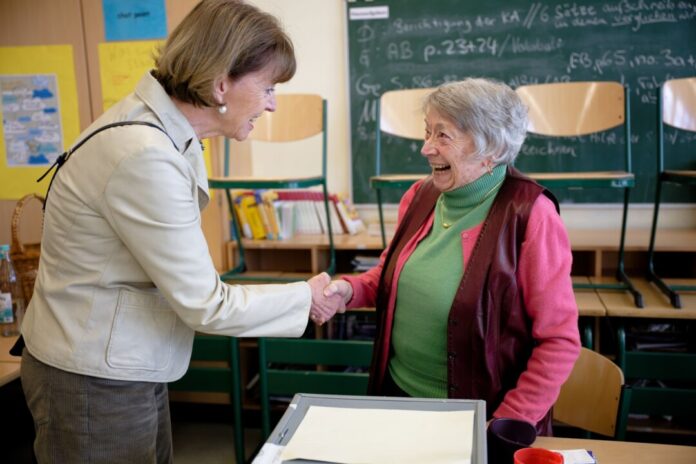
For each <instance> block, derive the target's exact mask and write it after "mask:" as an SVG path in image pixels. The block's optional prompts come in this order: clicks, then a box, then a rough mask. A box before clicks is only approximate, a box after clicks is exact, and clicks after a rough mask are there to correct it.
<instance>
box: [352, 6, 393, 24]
mask: <svg viewBox="0 0 696 464" xmlns="http://www.w3.org/2000/svg"><path fill="white" fill-rule="evenodd" d="M366 19H389V6H388V5H387V6H358V7H355V8H351V9H350V20H351V21H357V20H366Z"/></svg>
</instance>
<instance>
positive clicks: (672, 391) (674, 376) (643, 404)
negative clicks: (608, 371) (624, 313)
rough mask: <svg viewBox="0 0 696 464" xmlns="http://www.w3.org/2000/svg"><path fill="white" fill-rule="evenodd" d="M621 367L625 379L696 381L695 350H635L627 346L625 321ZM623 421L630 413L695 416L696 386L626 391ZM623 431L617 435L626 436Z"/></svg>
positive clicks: (620, 338)
mask: <svg viewBox="0 0 696 464" xmlns="http://www.w3.org/2000/svg"><path fill="white" fill-rule="evenodd" d="M617 341H618V357H617V361H618V364H619V366H620V367H621V369H622V370H623V372H624V375H625V376H626V379H643V380H657V381H677V382H682V381H683V382H692V383H693V382H696V353H671V352H655V351H632V350H628V349H627V348H626V330H625V327H624V324H623V323H620V324H619V326H618V329H617ZM626 393H627V394H626V395H625V400H624V401H625V407H623V408H622V410H621V413H622V415H623V418H622V424H623V425H624V426H625V425H626V424H627V422H628V414H629V413H638V414H660V415H684V416H687V417H696V388H677V387H639V386H635V385H634V386H631V387H630V388H628V389H627V390H626ZM624 435H625V427H624V430H623V431H621V433H620V435H619V436H618V437H617V438H619V439H623V438H624Z"/></svg>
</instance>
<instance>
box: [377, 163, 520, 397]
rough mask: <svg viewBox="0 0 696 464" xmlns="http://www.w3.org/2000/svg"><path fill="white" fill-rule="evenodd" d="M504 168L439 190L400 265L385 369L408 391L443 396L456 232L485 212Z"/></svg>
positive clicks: (459, 270)
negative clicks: (428, 222) (425, 226)
mask: <svg viewBox="0 0 696 464" xmlns="http://www.w3.org/2000/svg"><path fill="white" fill-rule="evenodd" d="M505 170H506V167H505V166H503V165H501V166H497V167H495V168H494V169H493V173H492V175H488V174H484V175H483V176H481V177H479V178H478V179H476V180H475V181H474V182H472V183H470V184H467V185H464V186H463V187H460V188H458V189H456V190H453V191H450V192H444V193H442V194H441V195H440V197H439V199H438V201H437V204H436V206H435V220H434V222H433V228H432V230H431V231H430V233H429V234H428V236H427V237H425V238H424V239H423V240H422V241H421V242H420V243H419V244H418V246H417V247H416V249H415V251H414V252H413V254H411V256H410V257H409V258H408V261H406V264H405V265H404V268H403V270H402V271H401V274H400V276H399V283H398V288H397V294H396V312H395V315H394V328H393V330H392V347H393V356H392V358H391V360H390V363H389V370H390V372H391V375H392V377H393V378H394V381H395V382H396V384H397V385H398V386H399V387H400V388H401V389H402V390H404V391H405V392H406V393H408V394H409V395H411V396H413V397H424V398H446V397H447V318H448V316H449V311H450V308H451V307H452V301H453V300H454V296H455V294H456V292H457V287H458V286H459V282H460V281H461V279H462V275H463V272H464V269H463V254H462V238H461V233H462V231H463V230H466V229H470V228H472V227H474V226H476V225H478V224H480V223H481V222H483V220H484V219H485V218H486V215H487V214H488V210H489V209H490V207H491V205H492V204H493V200H495V197H496V194H497V193H498V190H499V189H500V186H501V184H502V181H503V179H504V178H505ZM443 223H446V224H449V225H450V227H448V228H445V227H443Z"/></svg>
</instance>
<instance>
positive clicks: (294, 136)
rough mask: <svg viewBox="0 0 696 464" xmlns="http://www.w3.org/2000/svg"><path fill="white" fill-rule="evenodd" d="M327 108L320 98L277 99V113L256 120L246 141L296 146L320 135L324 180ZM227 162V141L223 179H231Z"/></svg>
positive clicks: (294, 95)
mask: <svg viewBox="0 0 696 464" xmlns="http://www.w3.org/2000/svg"><path fill="white" fill-rule="evenodd" d="M326 106H327V104H326V100H324V99H323V98H322V97H321V96H320V95H315V94H279V95H276V110H275V111H274V112H272V113H271V112H268V111H266V112H264V113H263V114H262V115H261V116H260V117H259V118H258V119H257V120H256V122H255V123H254V130H253V131H251V133H250V134H249V137H248V140H251V141H257V142H296V141H300V140H304V139H308V138H310V137H313V136H316V135H317V134H322V158H321V164H322V176H324V177H326V149H327V131H326V127H327V126H326ZM298 151H302V150H298ZM229 162H230V146H229V140H225V165H224V171H223V172H224V174H225V176H227V175H230V172H229V171H230V168H229Z"/></svg>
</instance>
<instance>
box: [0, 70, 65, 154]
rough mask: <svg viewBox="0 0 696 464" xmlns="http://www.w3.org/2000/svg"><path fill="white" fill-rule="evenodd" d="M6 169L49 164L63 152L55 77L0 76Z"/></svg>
mask: <svg viewBox="0 0 696 464" xmlns="http://www.w3.org/2000/svg"><path fill="white" fill-rule="evenodd" d="M0 93H1V94H2V128H3V135H4V136H5V154H6V159H7V166H8V167H16V166H30V165H39V166H46V165H50V164H51V163H53V162H54V161H55V160H56V158H58V156H59V155H60V154H61V153H62V152H63V149H62V148H63V136H62V131H61V128H60V110H59V108H58V85H57V84H56V76H55V74H34V75H15V76H13V75H0Z"/></svg>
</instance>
